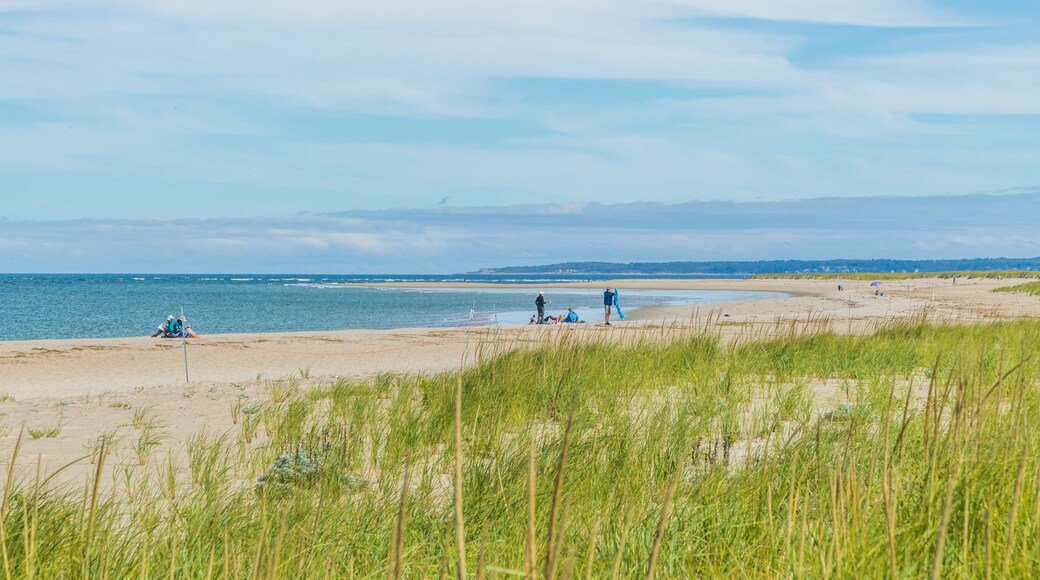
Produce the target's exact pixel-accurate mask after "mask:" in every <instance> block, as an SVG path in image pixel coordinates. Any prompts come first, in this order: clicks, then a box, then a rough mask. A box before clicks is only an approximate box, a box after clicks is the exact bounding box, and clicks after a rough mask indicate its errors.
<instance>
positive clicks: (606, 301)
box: [603, 288, 614, 326]
mask: <svg viewBox="0 0 1040 580" xmlns="http://www.w3.org/2000/svg"><path fill="white" fill-rule="evenodd" d="M613 307H614V291H613V290H611V289H610V288H607V291H606V292H604V293H603V324H606V325H607V326H610V311H611V309H612V308H613Z"/></svg>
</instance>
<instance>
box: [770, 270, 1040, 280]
mask: <svg viewBox="0 0 1040 580" xmlns="http://www.w3.org/2000/svg"><path fill="white" fill-rule="evenodd" d="M751 278H753V279H761V280H769V279H792V278H794V279H797V278H803V279H814V280H916V279H919V278H973V279H976V278H989V279H998V280H1004V279H1010V278H1040V272H1037V271H1033V270H963V271H950V272H834V273H814V274H754V275H752V276H751Z"/></svg>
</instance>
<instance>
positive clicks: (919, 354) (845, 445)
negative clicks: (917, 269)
mask: <svg viewBox="0 0 1040 580" xmlns="http://www.w3.org/2000/svg"><path fill="white" fill-rule="evenodd" d="M1038 345H1040V323H1036V322H1029V321H1017V322H1003V323H995V324H987V325H975V326H929V325H923V324H904V325H899V326H892V327H889V328H885V329H882V330H880V331H878V332H877V333H875V334H873V335H871V336H841V335H836V334H832V333H827V332H817V333H809V334H806V335H790V336H783V337H776V338H769V339H763V340H760V341H755V342H748V343H743V344H739V345H731V344H727V343H724V342H722V341H721V340H720V339H719V338H718V337H716V336H714V335H710V334H706V333H695V334H682V333H680V332H678V331H675V332H669V331H667V330H664V331H662V336H660V337H657V338H656V339H653V340H651V339H646V340H643V341H639V342H633V343H625V344H613V343H608V342H607V341H606V340H605V339H597V338H596V337H595V336H593V335H591V334H590V335H589V336H581V337H575V336H572V335H567V336H564V337H563V338H560V339H559V340H558V341H557V342H553V343H547V344H543V345H540V346H539V345H535V346H534V347H532V348H524V349H517V350H511V351H509V352H506V353H505V354H496V353H498V348H499V347H501V346H502V345H491V344H489V345H483V346H484V348H483V355H482V356H480V358H479V360H480V361H482V362H479V364H475V365H473V366H471V367H470V368H468V369H467V370H466V371H464V372H461V373H445V374H438V375H433V376H399V375H383V376H380V377H377V378H375V379H373V380H371V381H365V382H359V383H351V382H346V381H340V382H335V383H332V384H325V385H322V386H321V387H319V388H317V389H314V390H312V391H301V392H295V390H290V389H285V390H278V392H273V391H275V390H276V389H271V391H272V392H271V393H270V395H271V396H272V399H273V398H274V395H278V396H279V397H282V396H284V398H283V399H282V401H281V402H276V401H274V400H270V401H266V402H264V404H263V407H262V409H260V410H259V411H258V412H256V413H253V414H246V413H245V410H244V409H243V410H242V413H241V414H240V415H236V416H235V417H237V420H238V424H237V425H233V424H232V422H231V420H230V419H229V420H228V422H227V425H226V428H228V429H229V431H228V432H227V434H226V435H220V436H215V435H208V434H199V435H198V436H196V437H194V438H192V440H191V441H189V443H188V445H187V453H186V457H187V466H178V465H177V464H176V463H175V461H174V460H173V459H170V460H168V461H166V462H157V463H160V464H159V465H156V466H154V467H148V468H141V467H138V466H133V467H118V468H117V472H118V470H120V469H126V470H129V471H132V469H135V468H136V469H155V470H157V471H158V472H159V473H158V476H157V477H155V478H149V477H142V476H136V477H133V478H131V477H129V476H127V477H125V478H120V477H116V476H113V478H112V481H119V482H123V481H125V484H121V485H124V488H119V489H111V485H109V483H110V482H107V481H106V477H103V476H102V473H103V469H104V464H105V462H106V455H107V452H108V450H107V447H108V446H110V445H117V444H118V442H116V441H113V440H111V439H105V438H102V439H99V441H98V445H99V446H100V447H99V448H97V449H96V453H95V465H94V468H95V469H96V470H97V471H96V473H97V475H96V476H95V477H93V478H91V480H90V481H89V482H88V483H87V484H86V488H85V489H84V488H73V489H63V488H54V489H51V488H48V487H47V485H46V484H45V483H40V482H42V481H43V480H44V479H45V477H40V478H38V477H35V476H29V477H24V478H23V477H15V478H9V479H8V480H7V482H6V484H5V487H4V489H3V492H4V493H3V498H4V499H3V503H2V505H0V520H2V524H3V527H2V531H3V535H2V536H0V544H2V547H3V551H2V556H3V559H2V561H0V564H2V565H3V567H4V574H5V575H6V576H14V577H32V576H36V577H70V576H71V577H113V578H115V577H120V578H123V577H159V576H169V577H182V578H204V577H210V576H215V577H221V578H246V577H273V576H282V577H351V576H363V577H378V576H392V577H401V576H407V577H434V576H440V577H444V574H451V575H455V574H456V573H457V571H460V568H462V567H464V568H465V570H466V571H467V573H468V574H469V575H471V576H474V575H476V576H479V575H481V574H493V575H497V576H502V575H523V574H525V573H527V574H528V575H529V576H535V577H570V576H574V575H580V576H582V577H587V576H590V575H591V576H592V577H625V578H631V577H635V576H645V575H647V573H648V572H650V575H653V573H654V572H656V573H657V574H658V575H660V576H662V577H676V578H678V577H698V576H730V575H735V576H742V577H748V576H751V577H763V576H786V577H827V576H835V577H921V576H927V575H930V576H932V577H940V576H957V577H964V576H971V577H983V576H990V575H992V576H993V577H1009V576H1011V577H1036V576H1037V573H1038V571H1040V459H1038V457H1040V453H1038V452H1040V430H1038V429H1037V428H1036V425H1037V424H1038V423H1040V385H1038V382H1037V377H1038V376H1040V358H1037V357H1032V355H1033V354H1034V353H1035V352H1036V350H1037V346H1038ZM821 380H827V383H826V388H827V389H829V391H828V392H829V394H828V395H825V396H822V397H821V396H820V395H818V394H816V393H817V391H818V390H819V389H820V388H821V382H820V381H821ZM141 422H142V423H144V424H147V423H148V422H150V418H146V417H144V416H142V417H141ZM261 423H262V425H261ZM261 426H262V427H263V428H262V429H261ZM20 442H21V439H19V444H17V445H16V447H15V449H14V452H13V455H12V458H11V460H10V463H11V465H12V466H13V467H15V468H17V466H18V465H19V460H20V459H22V458H20V457H19V446H20ZM91 451H95V450H94V449H93V448H92V449H91ZM29 463H30V465H27V466H25V470H24V471H25V473H29V474H31V473H33V471H32V470H33V468H34V467H35V466H34V465H31V461H30V462H29ZM12 472H13V471H12Z"/></svg>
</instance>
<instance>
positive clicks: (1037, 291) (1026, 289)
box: [993, 282, 1040, 296]
mask: <svg viewBox="0 0 1040 580" xmlns="http://www.w3.org/2000/svg"><path fill="white" fill-rule="evenodd" d="M993 291H994V292H1010V293H1015V294H1032V295H1033V296H1040V282H1026V283H1025V284H1016V285H1014V286H1001V287H1000V288H994V289H993Z"/></svg>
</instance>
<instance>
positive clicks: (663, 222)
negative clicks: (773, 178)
mask: <svg viewBox="0 0 1040 580" xmlns="http://www.w3.org/2000/svg"><path fill="white" fill-rule="evenodd" d="M1036 207H1040V193H1037V192H1036V191H1035V190H1034V191H1031V192H1025V193H1017V194H1012V195H999V196H993V195H973V196H962V197H931V198H926V197H917V198H901V199H895V198H888V199H885V198H854V199H836V198H835V199H817V200H802V201H790V202H780V203H747V204H734V203H728V202H692V203H686V204H677V205H659V204H652V203H635V204H617V205H601V204H588V205H584V206H575V205H568V204H564V205H561V206H543V207H534V206H516V207H505V208H500V207H464V208H449V209H426V210H422V209H411V210H384V211H369V212H349V213H347V214H345V215H312V216H294V217H282V218H253V219H210V220H100V221H83V220H76V221H62V222H38V221H37V222H26V221H6V222H0V248H4V249H8V250H10V251H6V252H4V253H3V254H2V255H0V271H14V272H26V271H33V272H42V271H76V272H114V271H121V272H128V271H164V272H236V271H237V272H245V271H249V272H300V273H307V272H310V273H317V272H323V273H334V272H349V273H372V272H390V271H397V272H416V273H421V272H457V271H466V270H474V269H477V268H479V267H483V266H506V265H524V264H539V263H554V262H561V261H584V260H599V261H613V262H628V261H685V260H694V261H699V260H759V259H829V258H878V257H885V258H917V259H929V258H964V257H996V256H1012V257H1016V256H1017V257H1027V256H1037V255H1040V233H1038V232H1037V230H1036V227H1035V218H1034V215H1035V211H1030V209H1032V210H1035V209H1036Z"/></svg>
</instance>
